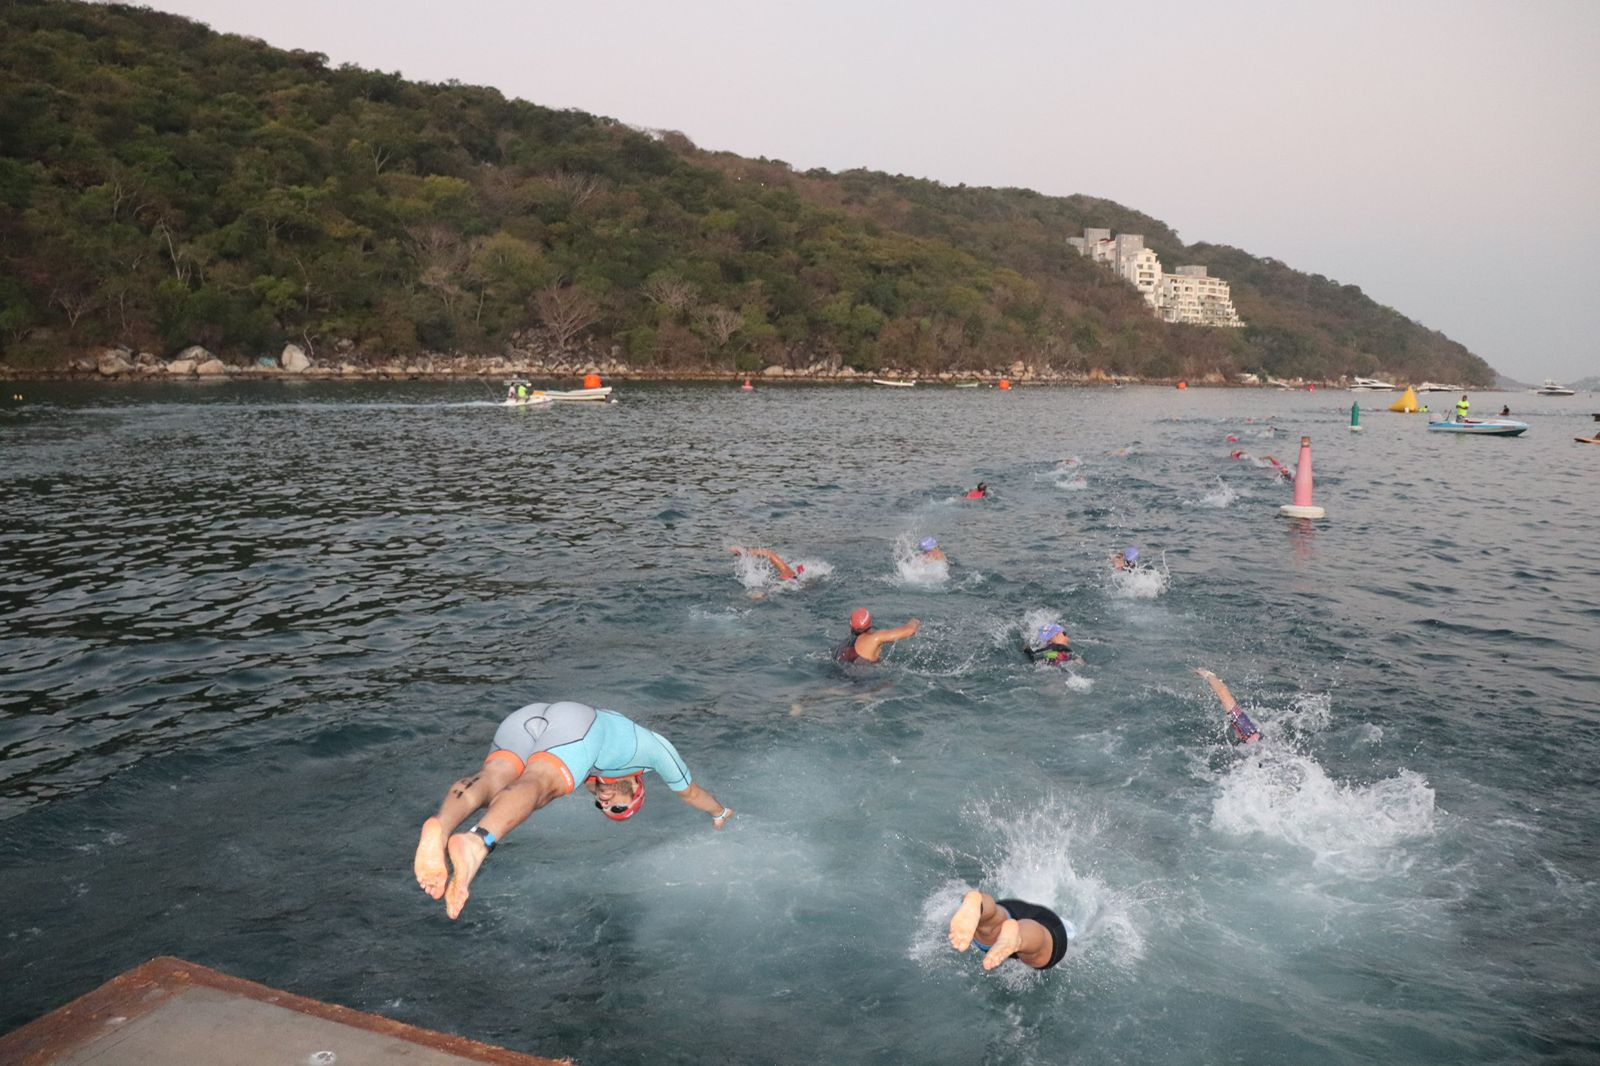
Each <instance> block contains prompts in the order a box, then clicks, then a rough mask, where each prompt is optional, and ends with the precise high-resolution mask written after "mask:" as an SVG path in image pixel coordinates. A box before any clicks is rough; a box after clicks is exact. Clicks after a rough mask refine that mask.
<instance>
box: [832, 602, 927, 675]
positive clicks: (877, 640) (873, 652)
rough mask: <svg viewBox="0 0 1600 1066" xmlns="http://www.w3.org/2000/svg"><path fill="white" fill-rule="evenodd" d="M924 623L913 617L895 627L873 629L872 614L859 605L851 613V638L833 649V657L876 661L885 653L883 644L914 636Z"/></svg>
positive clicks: (848, 660) (850, 661) (852, 660)
mask: <svg viewBox="0 0 1600 1066" xmlns="http://www.w3.org/2000/svg"><path fill="white" fill-rule="evenodd" d="M920 628H922V623H921V622H920V621H919V620H917V619H915V618H913V619H912V620H911V621H909V622H907V623H906V624H905V625H903V626H895V627H894V628H893V629H873V628H872V615H871V613H870V612H868V610H867V609H866V608H865V607H859V608H857V609H856V611H855V613H853V614H851V615H850V639H849V640H846V641H845V642H844V643H843V644H840V645H839V646H838V647H837V648H835V649H834V651H833V657H834V658H835V659H838V660H839V661H840V662H842V663H855V662H863V663H875V662H877V661H878V659H879V658H880V657H881V656H882V655H883V646H884V645H885V644H893V643H895V642H896V641H900V640H905V639H906V638H907V637H910V636H914V635H915V634H916V632H917V630H918V629H920Z"/></svg>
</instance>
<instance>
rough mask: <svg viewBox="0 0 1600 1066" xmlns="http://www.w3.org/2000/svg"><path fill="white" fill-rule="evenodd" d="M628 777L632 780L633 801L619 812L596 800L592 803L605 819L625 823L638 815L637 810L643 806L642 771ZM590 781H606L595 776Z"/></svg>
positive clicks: (616, 779) (618, 779)
mask: <svg viewBox="0 0 1600 1066" xmlns="http://www.w3.org/2000/svg"><path fill="white" fill-rule="evenodd" d="M628 776H629V777H632V778H633V800H632V802H630V803H629V804H628V805H627V806H626V807H623V808H622V809H621V810H617V809H616V808H614V807H607V806H606V805H605V804H604V803H601V802H600V801H599V800H598V799H596V800H595V801H594V805H595V807H596V808H598V809H599V811H600V813H601V814H603V815H605V816H606V817H607V818H610V819H611V820H612V821H613V822H626V821H627V820H628V819H629V818H632V817H633V816H634V815H636V814H638V813H639V808H640V807H643V806H644V773H643V771H641V772H639V773H636V774H629V775H628ZM591 780H594V781H599V782H604V781H605V780H606V779H605V778H603V777H599V776H598V775H597V776H595V777H593V778H591ZM612 780H614V781H620V780H621V778H612Z"/></svg>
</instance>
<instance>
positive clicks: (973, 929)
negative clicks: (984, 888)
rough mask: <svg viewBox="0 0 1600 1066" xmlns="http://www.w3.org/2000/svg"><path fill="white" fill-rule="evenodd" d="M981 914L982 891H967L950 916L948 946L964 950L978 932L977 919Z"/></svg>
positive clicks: (970, 944) (969, 945)
mask: <svg viewBox="0 0 1600 1066" xmlns="http://www.w3.org/2000/svg"><path fill="white" fill-rule="evenodd" d="M982 916H983V893H982V892H968V893H967V894H966V897H965V898H963V899H962V901H961V906H960V907H958V908H956V912H955V914H954V915H952V916H951V918H950V946H951V947H953V948H955V949H956V950H957V951H966V950H967V949H968V948H970V947H971V946H972V938H973V937H974V936H976V935H977V933H978V919H979V918H981V917H982Z"/></svg>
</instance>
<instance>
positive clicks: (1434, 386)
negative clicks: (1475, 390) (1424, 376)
mask: <svg viewBox="0 0 1600 1066" xmlns="http://www.w3.org/2000/svg"><path fill="white" fill-rule="evenodd" d="M1417 391H1418V392H1466V391H1467V390H1466V389H1463V388H1462V387H1461V386H1460V385H1441V384H1439V383H1438V382H1437V381H1424V382H1423V383H1422V384H1421V385H1418V386H1417Z"/></svg>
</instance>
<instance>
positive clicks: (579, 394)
mask: <svg viewBox="0 0 1600 1066" xmlns="http://www.w3.org/2000/svg"><path fill="white" fill-rule="evenodd" d="M544 395H546V396H548V397H550V398H551V399H552V400H556V401H581V402H588V403H605V402H606V401H607V400H609V399H610V398H611V386H610V385H602V386H600V387H599V388H598V389H545V390H544Z"/></svg>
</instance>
